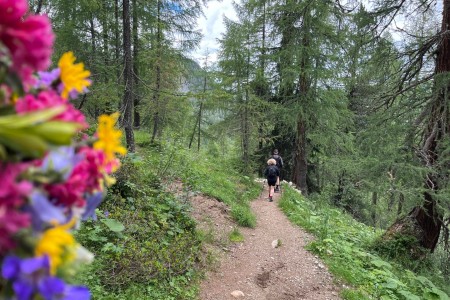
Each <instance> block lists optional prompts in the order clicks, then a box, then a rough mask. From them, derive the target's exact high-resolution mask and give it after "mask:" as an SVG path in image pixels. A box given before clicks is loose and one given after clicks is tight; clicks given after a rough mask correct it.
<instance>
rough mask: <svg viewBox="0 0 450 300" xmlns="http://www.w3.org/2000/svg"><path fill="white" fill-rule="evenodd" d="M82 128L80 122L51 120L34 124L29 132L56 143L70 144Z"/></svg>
mask: <svg viewBox="0 0 450 300" xmlns="http://www.w3.org/2000/svg"><path fill="white" fill-rule="evenodd" d="M79 129H80V124H78V123H68V122H58V121H49V122H45V123H41V124H39V125H36V126H33V127H31V128H30V129H29V132H31V133H34V134H36V135H39V136H40V137H42V138H44V139H45V140H46V141H48V142H50V143H52V144H55V145H68V144H70V142H71V140H72V136H73V135H74V134H75V133H76V132H77V131H78V130H79Z"/></svg>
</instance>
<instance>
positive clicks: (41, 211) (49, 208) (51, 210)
mask: <svg viewBox="0 0 450 300" xmlns="http://www.w3.org/2000/svg"><path fill="white" fill-rule="evenodd" d="M29 203H30V204H29V205H30V208H31V215H32V223H33V228H34V229H35V230H40V229H42V228H43V225H44V223H50V222H52V221H56V222H58V223H59V224H63V223H66V222H67V217H66V216H65V214H64V211H63V208H61V207H58V206H55V205H54V204H53V203H51V202H50V200H49V199H48V198H47V196H46V195H45V194H43V193H42V192H40V191H34V192H33V193H32V194H31V196H30V202H29Z"/></svg>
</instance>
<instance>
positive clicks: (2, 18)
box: [0, 0, 54, 83]
mask: <svg viewBox="0 0 450 300" xmlns="http://www.w3.org/2000/svg"><path fill="white" fill-rule="evenodd" d="M26 10H27V3H26V1H25V0H1V1H0V41H1V42H2V43H3V44H4V45H5V46H6V47H7V48H8V49H9V52H10V55H11V58H12V66H11V69H12V70H13V71H15V72H17V73H18V74H19V75H20V76H21V78H22V80H24V81H25V83H31V81H32V80H33V79H32V77H31V75H32V73H33V72H34V71H42V70H45V69H47V68H48V66H49V65H50V56H51V54H52V47H53V40H54V35H53V32H52V27H51V24H50V21H49V19H48V18H47V17H46V16H28V17H24V14H25V13H26Z"/></svg>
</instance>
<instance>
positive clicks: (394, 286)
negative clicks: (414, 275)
mask: <svg viewBox="0 0 450 300" xmlns="http://www.w3.org/2000/svg"><path fill="white" fill-rule="evenodd" d="M382 285H383V286H384V287H385V288H387V289H390V290H395V289H397V287H398V284H397V281H396V280H394V279H392V278H388V279H387V280H386V282H385V283H383V284H382Z"/></svg>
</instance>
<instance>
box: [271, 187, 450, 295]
mask: <svg viewBox="0 0 450 300" xmlns="http://www.w3.org/2000/svg"><path fill="white" fill-rule="evenodd" d="M280 207H281V209H282V210H283V211H284V212H285V214H286V215H287V216H288V217H289V219H290V220H291V221H292V222H294V223H295V224H297V225H300V226H302V227H303V228H305V229H306V230H308V231H309V232H311V233H313V234H314V235H315V236H316V237H317V239H316V240H315V241H313V242H311V243H310V244H309V245H308V249H309V250H311V251H313V252H314V253H316V254H317V255H319V256H320V257H321V258H322V259H323V260H324V262H325V263H326V264H327V265H328V267H329V269H330V271H331V272H332V273H334V274H335V275H336V277H337V278H338V279H340V280H341V281H344V282H345V284H346V285H349V287H348V288H345V289H343V290H342V292H341V296H342V297H343V298H344V299H358V300H361V299H386V300H387V299H393V300H395V299H408V300H421V299H430V300H431V299H442V300H444V299H449V297H448V296H447V294H446V293H445V292H444V291H443V290H441V289H440V288H438V287H437V286H436V285H435V284H434V283H433V282H432V281H431V280H429V279H428V278H427V277H425V276H421V275H418V274H417V273H414V272H412V271H410V270H408V269H405V267H404V266H403V265H401V264H399V263H398V262H397V261H393V260H388V259H387V258H382V257H381V256H380V255H379V254H378V253H377V252H375V250H374V245H373V243H374V241H377V240H378V238H379V237H380V235H381V233H382V232H381V231H377V230H375V229H374V228H373V227H369V226H366V225H364V224H362V223H359V222H357V221H355V220H354V219H353V218H351V217H350V216H349V215H347V214H345V213H343V212H341V211H340V210H338V209H336V208H333V207H331V206H329V205H328V204H327V202H326V201H324V200H321V199H315V201H314V202H313V201H310V200H307V199H305V198H304V197H302V196H301V195H300V194H299V193H297V192H296V191H295V190H293V189H290V188H286V189H285V192H284V193H283V195H282V198H281V201H280ZM397 250H398V249H397ZM397 250H396V251H397ZM398 251H400V250H398ZM441 288H445V287H441Z"/></svg>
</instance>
